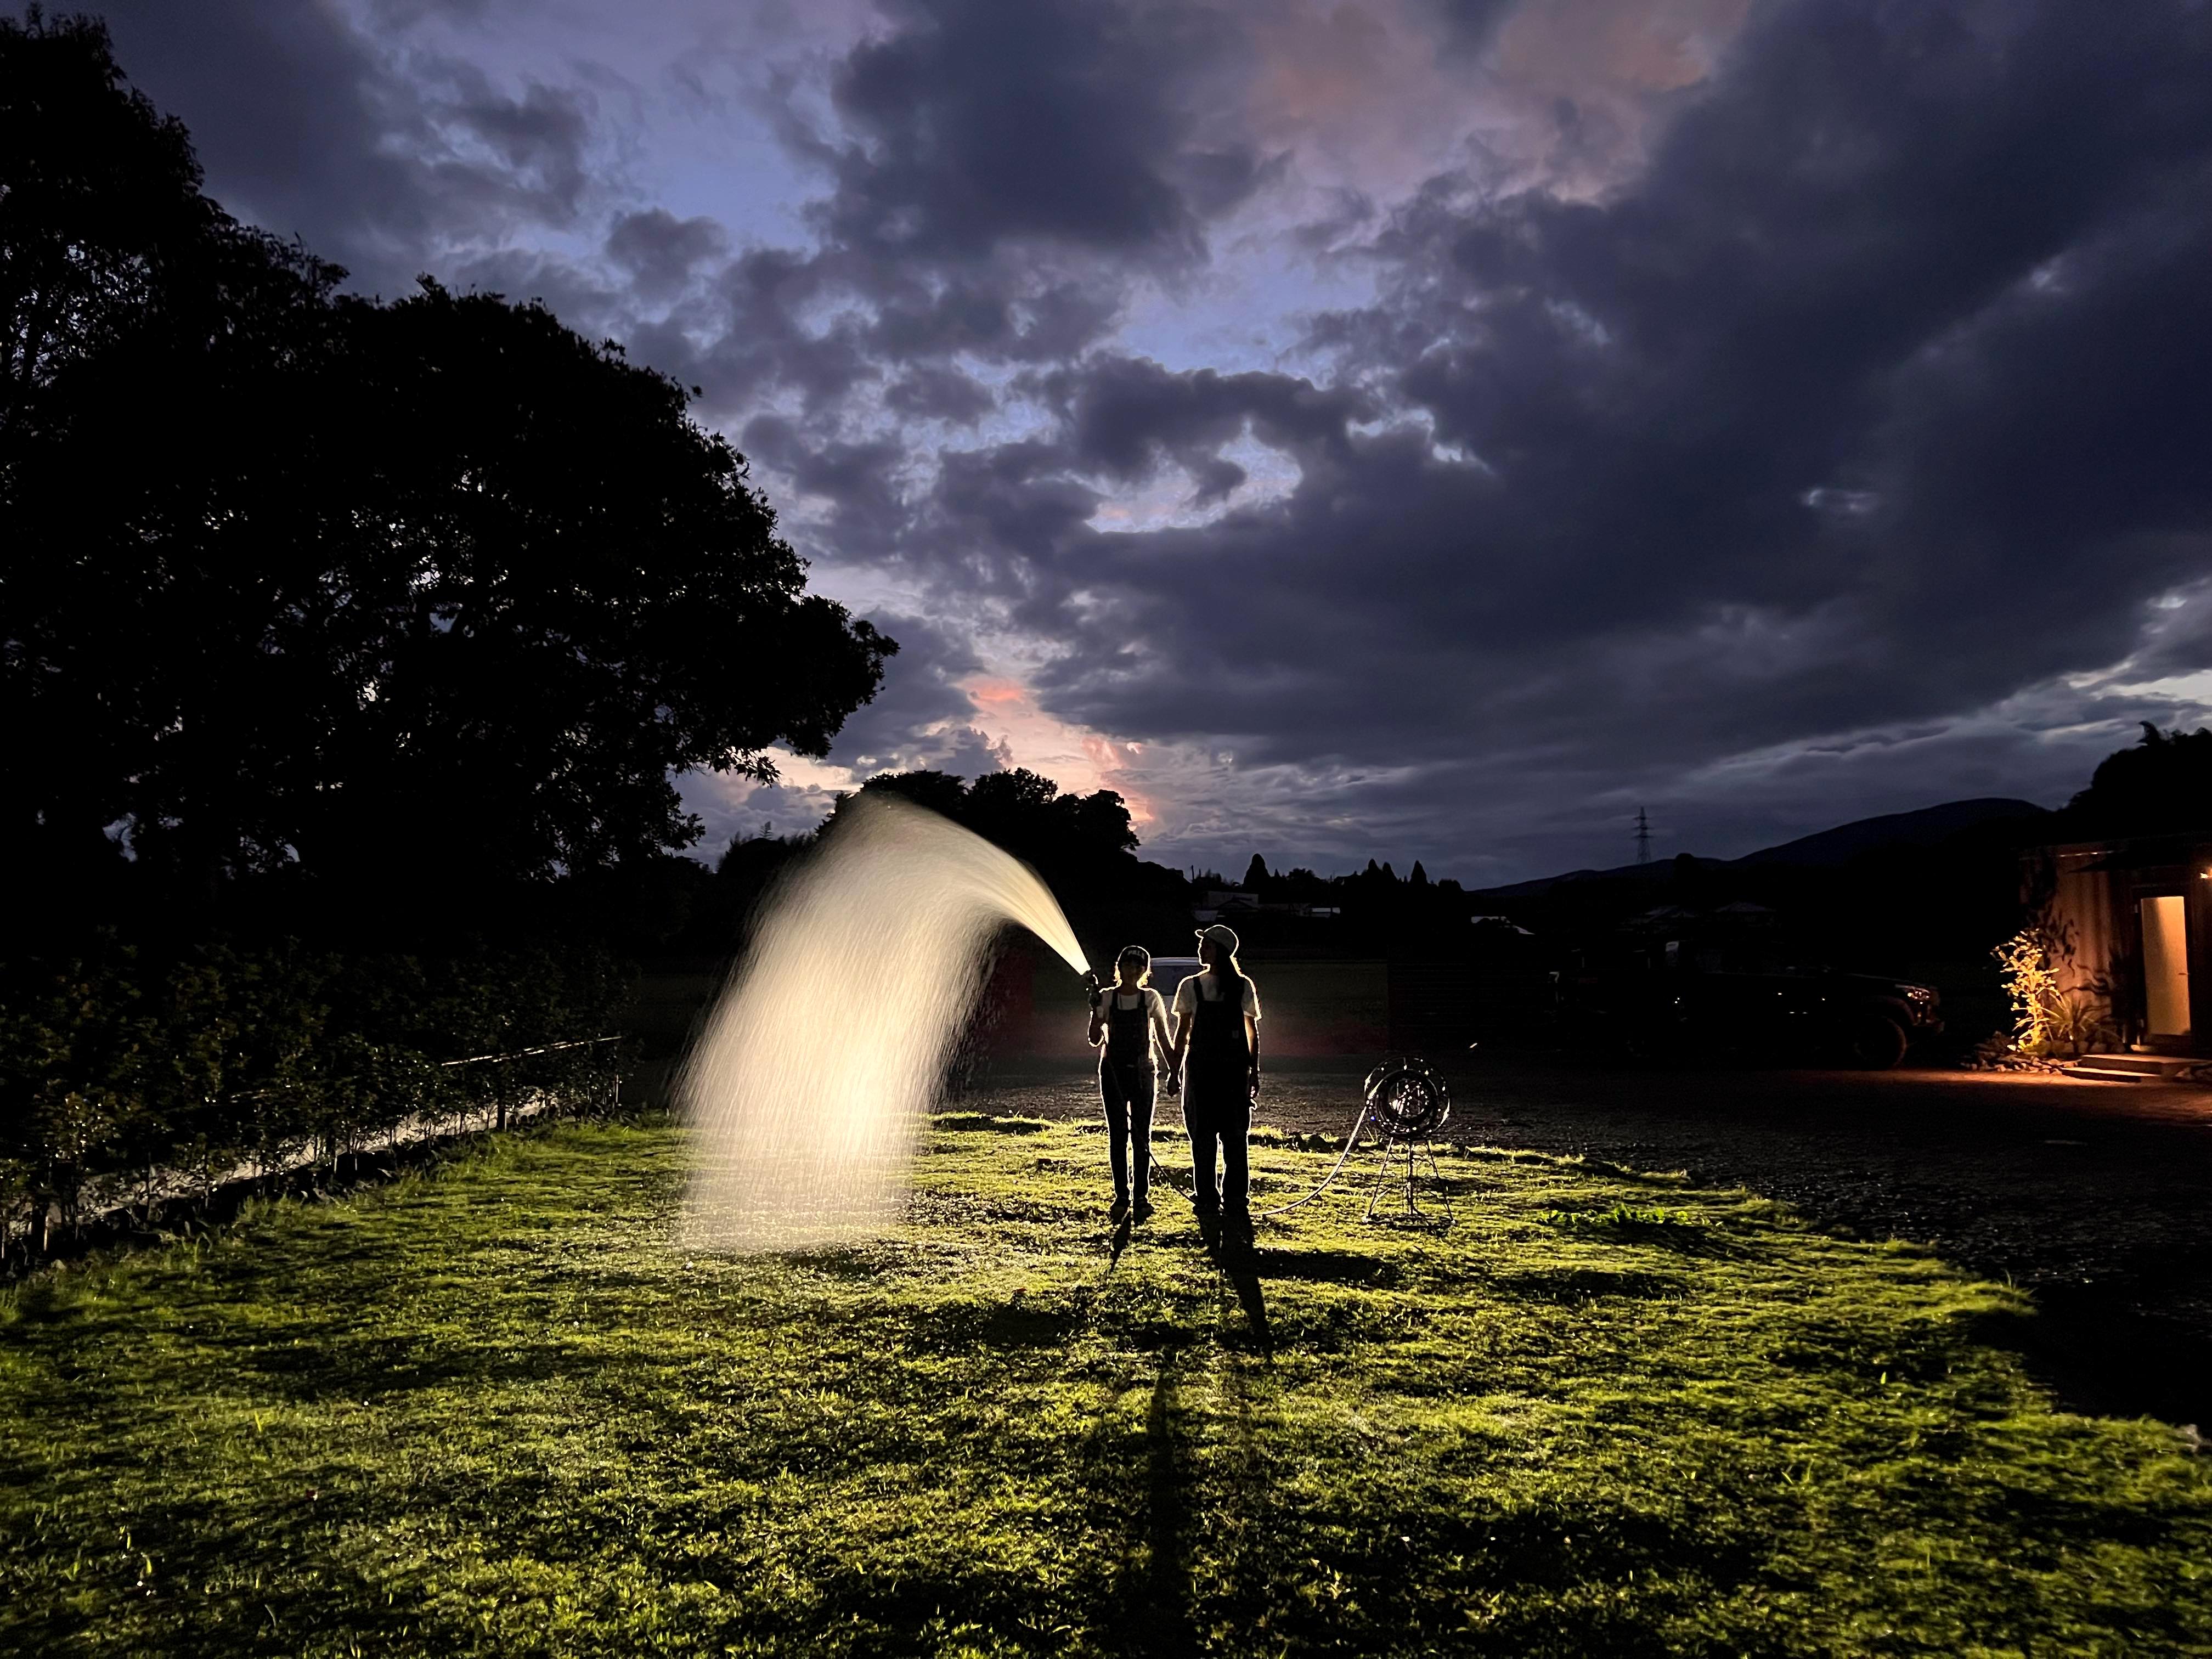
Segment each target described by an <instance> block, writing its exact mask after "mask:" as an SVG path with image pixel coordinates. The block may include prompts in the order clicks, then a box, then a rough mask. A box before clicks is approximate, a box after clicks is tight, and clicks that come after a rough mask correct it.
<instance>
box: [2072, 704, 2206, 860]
mask: <svg viewBox="0 0 2212 1659" xmlns="http://www.w3.org/2000/svg"><path fill="white" fill-rule="evenodd" d="M2066 817H2067V818H2068V819H2069V821H2070V822H2071V823H2072V824H2073V825H2074V826H2075V829H2076V830H2077V831H2078V832H2079V833H2081V834H2086V835H2099V836H2143V835H2158V834H2161V833H2166V832H2170V831H2177V830H2200V829H2212V731H2204V730H2201V729H2200V730H2198V731H2195V732H2182V731H2179V730H2177V731H2172V732H2161V731H2160V730H2159V729H2158V727H2157V726H2154V725H2152V724H2151V723H2150V722H2149V721H2148V720H2145V721H2144V722H2143V734H2142V740H2141V741H2140V742H2138V743H2137V744H2136V745H2135V747H2134V748H2132V749H2122V750H2117V751H2116V752H2114V753H2112V754H2111V755H2108V756H2106V757H2105V759H2104V760H2102V761H2100V763H2098V766H2097V769H2096V771H2095V772H2093V773H2092V774H2091V775H2090V778H2089V787H2087V789H2084V790H2083V791H2081V793H2080V794H2078V795H2076V796H2075V797H2074V799H2072V801H2070V802H2069V803H2068V805H2067V807H2066Z"/></svg>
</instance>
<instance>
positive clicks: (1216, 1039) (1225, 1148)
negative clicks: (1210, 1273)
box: [1182, 975, 1252, 1218]
mask: <svg viewBox="0 0 2212 1659" xmlns="http://www.w3.org/2000/svg"><path fill="white" fill-rule="evenodd" d="M1206 977H1207V978H1210V977H1212V975H1207V976H1206ZM1190 994H1191V1030H1190V1052H1189V1054H1188V1056H1187V1057H1186V1058H1185V1060H1184V1062H1183V1073H1182V1121H1183V1127H1185V1128H1187V1129H1188V1130H1189V1131H1190V1164H1191V1174H1192V1176H1194V1177H1195V1181H1196V1185H1195V1188H1194V1194H1193V1195H1194V1198H1195V1199H1196V1200H1197V1203H1198V1211H1199V1214H1200V1216H1201V1217H1205V1216H1211V1215H1213V1214H1215V1213H1217V1212H1220V1211H1226V1212H1228V1213H1229V1214H1230V1215H1231V1216H1232V1217H1237V1218H1241V1217H1243V1216H1244V1215H1246V1214H1247V1213H1248V1212H1249V1190H1248V1188H1249V1182H1250V1176H1249V1148H1248V1146H1247V1144H1246V1142H1247V1138H1248V1137H1249V1135H1250V1133H1251V1130H1252V1050H1251V1047H1250V1045H1249V1042H1247V1041H1246V1039H1245V1036H1244V986H1243V981H1231V982H1230V983H1229V984H1228V985H1227V986H1226V987H1224V990H1223V994H1222V996H1221V998H1220V1000H1218V1001H1214V1002H1209V1001H1207V1000H1206V980H1205V979H1203V978H1202V979H1200V981H1198V982H1197V983H1196V984H1194V985H1193V986H1192V987H1191V993H1190ZM1217 1142H1218V1144H1219V1146H1220V1149H1221V1183H1220V1186H1219V1188H1218V1189H1217V1188H1216V1187H1215V1185H1214V1179H1213V1153H1214V1146H1215V1145H1216V1143H1217Z"/></svg>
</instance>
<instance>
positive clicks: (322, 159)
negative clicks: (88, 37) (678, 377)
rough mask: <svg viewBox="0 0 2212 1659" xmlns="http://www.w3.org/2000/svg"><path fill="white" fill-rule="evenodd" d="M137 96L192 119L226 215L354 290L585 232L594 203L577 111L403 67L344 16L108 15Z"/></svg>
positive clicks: (550, 95) (567, 92)
mask: <svg viewBox="0 0 2212 1659" xmlns="http://www.w3.org/2000/svg"><path fill="white" fill-rule="evenodd" d="M100 13H101V15H103V16H105V17H106V20H107V23H108V27H109V28H110V30H111V32H112V34H113V36H114V39H115V48H116V55H117V58H118V60H119V61H120V62H121V63H122V64H123V65H124V67H125V70H126V71H127V72H128V73H129V74H130V76H131V80H132V82H133V84H135V85H136V86H137V87H138V88H140V89H141V90H142V91H143V92H145V93H146V94H148V96H149V97H150V98H152V99H153V100H154V101H155V103H156V104H157V105H159V106H161V108H163V109H164V110H166V111H168V112H171V113H173V114H176V115H179V116H181V117H182V118H184V120H185V125H187V126H188V127H190V128H191V135H192V142H193V144H194V146H195V147H196V148H197V150H198V152H199V155H200V159H201V161H202V163H203V165H204V167H206V168H207V171H208V175H209V178H210V180H211V182H212V184H213V185H214V187H215V189H216V194H217V195H218V196H219V197H220V198H221V199H222V202H223V204H224V205H225V206H226V207H228V208H229V209H230V210H232V211H233V212H234V213H237V214H239V215H240V216H241V217H245V218H248V219H250V220H252V222H255V223H257V224H259V225H261V226H263V227H264V228H266V229H269V230H272V231H275V232H276V234H279V235H283V236H298V237H300V238H301V239H302V240H305V241H306V242H307V245H308V246H309V247H311V248H313V250H314V251H315V252H318V253H319V254H321V255H323V256H324V257H325V258H331V259H335V260H337V262H338V263H339V264H343V265H345V266H346V267H347V268H348V269H349V270H350V271H351V272H352V274H353V277H354V282H355V285H356V287H359V288H362V289H369V290H377V291H382V292H384V293H386V294H391V293H397V292H400V291H404V289H407V288H409V287H410V286H411V285H412V283H413V279H414V277H415V276H416V273H417V272H419V271H422V270H424V269H425V268H426V265H427V264H428V262H429V255H430V252H431V250H432V249H433V248H435V246H438V245H440V244H441V242H443V241H445V240H448V239H450V238H452V237H453V236H456V235H462V236H467V235H477V234H484V233H486V232H489V231H491V230H494V229H496V228H503V227H507V226H512V225H513V224H516V223H519V222H543V223H548V224H555V225H562V224H567V223H569V222H573V221H574V219H575V217H576V216H577V215H578V213H579V211H580V208H581V206H582V204H583V202H584V199H585V197H586V195H587V194H588V192H589V189H590V183H591V181H590V170H589V167H588V165H587V162H586V144H587V141H588V138H589V136H590V130H591V125H592V110H591V107H590V102H589V100H588V99H587V98H586V96H585V95H584V94H581V93H580V92H578V91H576V90H574V89H567V88H548V87H544V86H530V87H526V88H524V90H523V91H522V93H521V94H520V96H509V95H507V94H503V93H501V92H499V91H498V90H497V89H496V88H494V87H492V86H491V85H490V83H489V82H488V81H487V80H486V78H485V77H484V76H483V75H482V74H481V73H480V72H478V71H477V70H475V69H474V68H472V67H471V66H470V65H468V64H461V63H458V62H454V61H451V60H447V59H441V58H426V57H423V56H422V55H419V54H417V55H416V56H414V57H413V58H410V60H409V61H407V62H406V63H405V64H399V63H397V62H394V61H392V59H391V58H388V57H387V55H386V54H385V53H384V52H381V51H380V49H379V47H378V46H377V45H376V43H375V42H374V41H373V40H371V39H369V38H368V37H366V36H364V35H362V33H358V32H357V31H356V30H355V29H354V28H353V27H351V26H350V25H349V22H348V21H347V19H346V17H345V15H344V14H343V12H342V11H340V10H339V9H337V8H336V7H332V6H325V5H305V4H281V3H276V0H195V3H193V4H191V5H190V6H181V5H175V4H170V3H164V0H110V3H107V4H104V5H103V6H101V8H100Z"/></svg>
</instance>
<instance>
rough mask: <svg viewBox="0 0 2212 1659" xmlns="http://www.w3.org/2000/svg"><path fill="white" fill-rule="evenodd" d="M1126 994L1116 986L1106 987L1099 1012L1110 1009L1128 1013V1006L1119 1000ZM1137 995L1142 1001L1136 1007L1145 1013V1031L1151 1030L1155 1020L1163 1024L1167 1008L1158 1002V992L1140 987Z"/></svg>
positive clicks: (1150, 988)
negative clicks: (1103, 1000)
mask: <svg viewBox="0 0 2212 1659" xmlns="http://www.w3.org/2000/svg"><path fill="white" fill-rule="evenodd" d="M1128 994H1129V993H1128V992H1127V991H1124V990H1123V989H1121V987H1120V986H1118V985H1109V986H1108V987H1106V1000H1105V1002H1104V1003H1103V1004H1102V1005H1101V1010H1100V1011H1101V1012H1103V1011H1104V1010H1105V1009H1107V1008H1111V1009H1113V1010H1115V1012H1118V1013H1124V1014H1126V1013H1128V1012H1130V1009H1129V1007H1128V1006H1127V1004H1125V1003H1124V1002H1123V1001H1122V1000H1121V999H1122V998H1123V997H1126V996H1127V995H1128ZM1137 995H1138V996H1139V997H1140V998H1141V999H1142V1000H1141V1001H1139V1003H1138V1004H1137V1006H1138V1007H1139V1008H1141V1009H1143V1010H1144V1011H1145V1029H1146V1030H1148V1031H1149V1030H1152V1022H1153V1021H1154V1020H1156V1019H1157V1020H1159V1021H1162V1022H1163V1023H1164V1022H1165V1020H1166V1019H1167V1017H1168V1006H1167V1004H1166V1003H1165V1002H1164V1001H1162V1000H1160V994H1159V993H1158V991H1155V990H1154V989H1152V987H1151V986H1149V985H1141V986H1139V987H1137Z"/></svg>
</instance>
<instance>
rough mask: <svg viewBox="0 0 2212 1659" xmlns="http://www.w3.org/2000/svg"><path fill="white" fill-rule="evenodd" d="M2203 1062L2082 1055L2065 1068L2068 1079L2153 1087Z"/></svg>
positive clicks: (2146, 1056) (2186, 1058) (2188, 1057)
mask: <svg viewBox="0 0 2212 1659" xmlns="http://www.w3.org/2000/svg"><path fill="white" fill-rule="evenodd" d="M2202 1064H2203V1061H2202V1060H2199V1059H2198V1058H2197V1056H2195V1055H2193V1054H2085V1055H2083V1056H2082V1057H2081V1059H2080V1060H2075V1062H2074V1063H2073V1064H2072V1065H2071V1066H2068V1067H2067V1068H2066V1072H2067V1075H2068V1076H2069V1077H2087V1078H2099V1079H2103V1080H2104V1081H2106V1082H2108V1083H2156V1082H2158V1081H2160V1079H2166V1078H2176V1077H2179V1076H2181V1075H2182V1074H2183V1073H2185V1072H2187V1071H2189V1070H2190V1069H2191V1068H2192V1067H2193V1066H2199V1065H2202Z"/></svg>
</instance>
